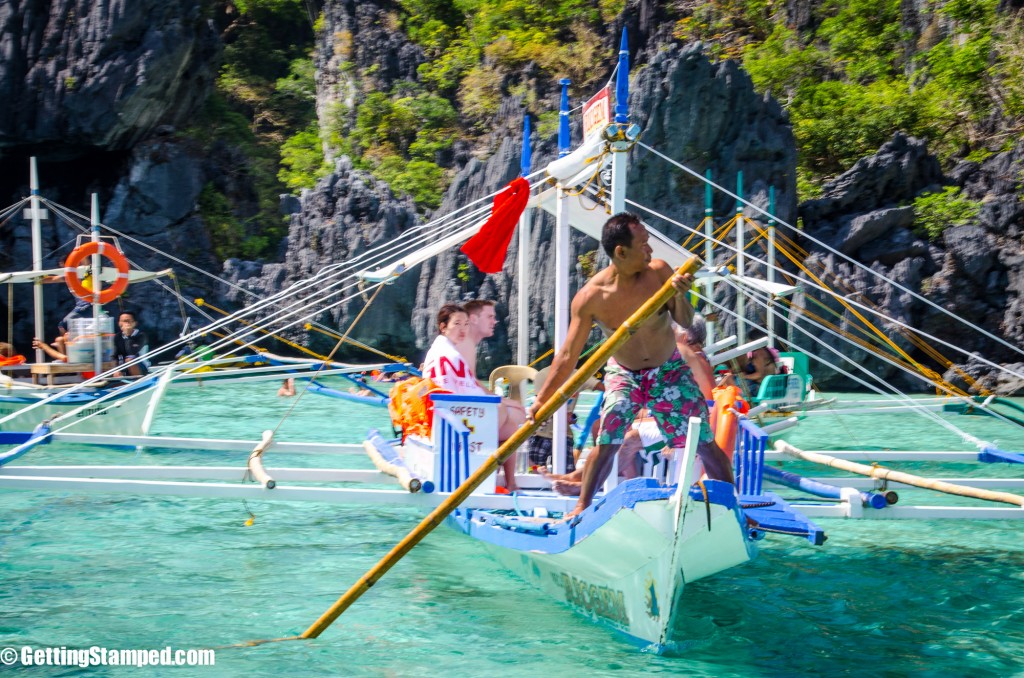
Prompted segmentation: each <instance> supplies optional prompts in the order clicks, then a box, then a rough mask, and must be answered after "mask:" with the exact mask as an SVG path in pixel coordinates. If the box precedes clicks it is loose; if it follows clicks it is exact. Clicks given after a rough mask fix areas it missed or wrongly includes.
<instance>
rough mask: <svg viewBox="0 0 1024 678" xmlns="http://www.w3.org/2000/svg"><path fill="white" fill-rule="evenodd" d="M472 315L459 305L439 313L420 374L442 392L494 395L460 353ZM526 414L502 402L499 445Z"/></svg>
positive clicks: (511, 474)
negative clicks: (477, 377) (482, 384)
mask: <svg viewBox="0 0 1024 678" xmlns="http://www.w3.org/2000/svg"><path fill="white" fill-rule="evenodd" d="M468 328H469V314H467V313H466V310H465V309H464V308H463V307H462V306H459V305H458V304H452V303H449V304H445V305H444V306H442V307H441V310H440V311H438V312H437V329H438V331H439V332H440V334H439V335H438V337H437V338H436V339H435V340H434V343H433V344H431V346H430V350H429V351H427V357H426V358H425V359H424V360H423V367H421V368H420V372H421V373H422V374H423V376H424V377H426V378H428V379H430V380H431V381H433V382H434V383H435V384H437V386H439V387H440V388H442V389H444V390H446V391H449V392H451V393H456V394H459V395H491V393H489V392H488V391H487V390H486V389H484V388H483V387H482V386H481V385H480V384H479V383H478V382H477V380H476V375H475V373H474V372H473V370H472V369H470V367H469V365H468V364H467V363H466V359H465V358H464V357H463V356H462V354H461V353H460V352H459V349H458V344H460V343H462V342H464V341H465V339H466V333H467V331H468ZM525 420H526V413H525V412H524V410H523V406H522V404H521V403H519V402H518V401H515V400H510V399H508V398H502V399H501V403H500V404H499V406H498V442H499V443H501V442H504V441H505V440H507V439H508V438H510V437H511V436H512V434H513V433H515V431H516V429H518V428H519V427H520V426H522V424H523V422H524V421H525ZM515 466H516V461H515V455H512V456H510V457H509V459H507V460H506V461H505V465H504V469H505V487H506V488H507V489H508V490H509V491H515V490H517V489H518V487H517V486H516V476H515Z"/></svg>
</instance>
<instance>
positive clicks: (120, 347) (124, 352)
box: [114, 311, 149, 377]
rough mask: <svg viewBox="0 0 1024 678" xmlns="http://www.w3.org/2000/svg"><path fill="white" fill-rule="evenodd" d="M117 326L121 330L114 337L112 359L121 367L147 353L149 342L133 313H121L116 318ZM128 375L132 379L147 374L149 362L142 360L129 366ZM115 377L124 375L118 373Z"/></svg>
mask: <svg viewBox="0 0 1024 678" xmlns="http://www.w3.org/2000/svg"><path fill="white" fill-rule="evenodd" d="M117 326H118V327H119V328H120V329H121V331H120V332H118V333H117V334H116V335H115V336H114V359H115V360H116V361H117V364H118V365H123V364H125V363H126V362H129V361H132V360H135V359H136V358H141V357H142V356H144V355H146V354H147V353H149V340H148V339H146V333H145V332H143V331H142V330H140V329H139V321H138V318H136V317H135V313H133V312H132V311H123V312H122V313H121V314H120V315H119V316H117ZM128 374H130V375H131V376H133V377H141V376H143V375H146V374H149V362H148V361H146V360H143V361H141V362H139V363H136V364H134V365H131V366H130V367H129V368H128ZM117 376H119V377H121V376H124V374H123V373H121V372H118V373H117Z"/></svg>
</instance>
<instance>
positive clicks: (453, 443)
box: [434, 410, 469, 492]
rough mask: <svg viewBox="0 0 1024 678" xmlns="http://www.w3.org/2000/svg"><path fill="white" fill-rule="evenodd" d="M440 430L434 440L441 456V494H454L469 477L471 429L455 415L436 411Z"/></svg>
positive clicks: (439, 478)
mask: <svg viewBox="0 0 1024 678" xmlns="http://www.w3.org/2000/svg"><path fill="white" fill-rule="evenodd" d="M434 414H435V415H436V416H437V423H439V424H440V430H438V431H436V432H435V437H434V440H435V441H436V443H435V444H437V445H438V452H439V454H440V468H439V469H438V474H437V475H438V477H437V478H435V479H434V480H435V481H436V483H437V489H438V491H439V492H454V491H455V489H456V488H457V487H458V486H459V485H461V484H462V482H463V481H464V480H465V479H466V478H468V477H469V429H468V428H467V427H466V426H465V424H463V423H462V422H461V421H459V420H458V419H457V418H456V417H455V415H453V414H451V413H450V412H446V411H444V410H435V411H434Z"/></svg>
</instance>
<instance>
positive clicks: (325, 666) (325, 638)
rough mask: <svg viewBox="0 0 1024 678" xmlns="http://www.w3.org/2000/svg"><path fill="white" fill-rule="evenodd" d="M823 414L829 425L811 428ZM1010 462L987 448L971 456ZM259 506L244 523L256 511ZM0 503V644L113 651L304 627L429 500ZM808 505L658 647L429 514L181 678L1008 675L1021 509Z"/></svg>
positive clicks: (338, 421)
mask: <svg viewBox="0 0 1024 678" xmlns="http://www.w3.org/2000/svg"><path fill="white" fill-rule="evenodd" d="M275 391H276V385H274V386H271V385H269V384H263V385H244V386H218V388H217V389H212V388H206V389H203V390H201V391H200V390H196V389H186V390H181V391H173V390H172V391H171V392H170V393H169V394H168V399H167V401H166V402H165V404H164V409H163V410H162V411H161V415H160V419H159V422H158V429H157V431H156V432H157V433H162V434H165V435H193V436H195V435H218V436H222V437H239V438H249V439H255V438H257V437H258V435H259V432H260V431H261V430H263V429H265V428H273V427H275V426H276V425H277V423H278V422H279V421H280V420H281V417H282V416H283V415H284V413H285V412H286V410H287V409H288V408H289V407H290V406H291V405H292V403H293V402H294V399H277V398H275V397H274V395H273V394H274V392H275ZM950 421H954V422H955V423H957V424H958V425H960V426H963V427H965V428H966V429H967V430H968V431H969V432H971V433H972V434H974V435H977V436H978V437H982V438H984V439H987V440H993V441H998V442H999V443H1000V445H1001V446H1002V447H1004V449H1015V450H1024V436H1022V435H1021V434H1013V433H1008V432H1007V430H1006V428H1005V426H1003V425H1001V424H998V422H995V421H993V420H991V419H986V418H981V417H959V418H953V419H950ZM371 426H375V427H380V428H386V426H387V420H386V418H385V417H384V416H383V414H382V411H380V410H374V409H370V408H366V407H364V406H361V405H354V404H351V403H344V402H339V401H332V400H329V399H326V398H314V397H312V396H309V397H307V398H304V399H303V400H302V401H301V402H300V404H299V406H298V407H297V408H296V410H295V412H294V414H293V415H292V416H291V417H289V418H288V419H287V420H286V422H285V423H284V425H283V426H282V427H281V429H280V431H279V434H278V436H279V438H280V439H283V440H288V439H292V440H295V439H304V440H319V441H334V442H356V441H358V440H359V439H360V437H361V435H362V434H363V433H364V432H365V430H366V429H367V428H369V427H371ZM823 433H828V434H831V438H830V441H831V444H829V445H823V444H821V435H822V434H823ZM790 438H791V440H792V441H793V442H794V443H795V444H798V445H800V444H809V443H811V442H813V443H814V445H813V446H814V447H815V448H817V449H824V448H825V447H831V448H833V449H840V448H849V447H853V446H877V447H895V448H904V449H940V448H941V449H967V446H965V445H964V444H963V443H961V442H959V441H958V440H957V438H956V437H955V436H953V435H952V434H949V433H947V432H944V431H941V430H939V431H937V430H934V427H933V425H931V424H928V423H924V424H922V423H921V422H919V421H916V420H914V419H913V418H908V417H904V416H899V415H884V416H877V417H870V418H867V417H850V418H846V419H844V420H843V422H842V423H841V424H836V423H835V422H824V421H809V422H805V423H804V424H802V425H801V427H800V428H799V429H798V430H797V432H794V433H793V434H792V435H791V436H790ZM246 456H247V455H245V454H241V453H221V452H216V453H211V452H198V451H189V452H186V451H178V452H172V451H145V452H141V453H140V452H137V451H135V450H134V449H130V450H128V449H125V450H96V449H90V448H85V447H75V446H67V445H65V446H57V445H53V446H49V447H47V448H40V449H39V450H38V451H36V452H33V453H32V454H29V455H27V456H26V457H24V458H23V459H21V460H19V462H17V463H21V464H34V463H40V464H41V463H71V462H74V463H121V464H186V463H210V464H217V465H228V464H237V465H238V466H239V467H241V466H242V465H243V464H244V460H245V457H246ZM268 465H271V466H273V465H287V466H300V465H302V466H331V465H333V466H343V467H360V468H368V467H369V463H368V462H366V461H364V460H363V459H361V458H359V457H329V458H323V457H321V458H316V457H313V456H307V455H279V456H275V455H274V453H273V451H271V453H270V455H269V461H268ZM921 466H922V467H924V468H928V465H921ZM961 466H963V469H957V470H956V471H954V473H958V474H959V473H961V472H964V469H966V468H967V466H966V465H961ZM901 467H902V466H901ZM1015 471H1016V469H1013V468H1012V467H1009V466H1006V465H999V466H988V467H985V468H983V469H981V470H980V475H989V476H992V475H1007V476H1012V475H1014V474H1015ZM901 496H903V497H904V501H908V499H906V497H908V496H913V497H914V498H915V499H917V498H918V495H917V494H916V493H911V495H906V494H903V493H901ZM921 499H922V501H927V502H928V503H939V502H938V501H932V499H931V496H930V495H929V496H927V497H925V496H924V493H922V494H921ZM249 510H251V512H252V513H253V514H255V516H256V519H255V522H254V524H253V525H252V526H251V527H246V526H245V522H246V520H247V519H248V518H249V512H248V511H249ZM0 515H2V516H3V521H2V523H0V582H2V586H0V610H2V611H3V612H2V614H0V648H2V647H6V646H13V647H21V646H23V645H31V646H34V647H37V648H43V647H59V646H65V647H91V646H101V647H107V648H120V649H132V648H144V649H159V648H163V647H166V646H168V645H169V646H172V647H173V648H175V649H179V648H181V649H190V648H208V647H221V646H227V645H233V644H236V643H242V642H245V641H249V640H254V639H265V638H276V637H281V636H288V635H294V634H297V633H300V632H302V631H303V630H304V629H305V628H307V627H308V626H309V625H310V624H311V623H313V621H315V620H316V618H317V617H319V615H320V614H321V613H323V612H324V610H326V609H327V608H328V607H329V606H330V604H331V603H333V602H334V600H336V598H337V597H338V596H339V595H340V594H341V593H343V592H344V591H345V590H346V589H347V588H348V587H349V586H350V585H351V584H352V583H353V582H355V581H356V580H357V579H358V577H359V576H361V575H362V574H363V573H364V572H365V571H366V570H367V569H368V568H369V567H370V566H372V565H373V564H374V563H376V561H377V560H378V559H379V558H380V557H381V556H383V555H384V554H385V553H386V552H387V551H388V550H389V549H390V548H391V547H392V546H394V544H395V543H397V542H398V541H399V540H400V539H401V538H402V537H403V536H404V535H405V533H406V532H407V531H408V530H409V529H410V528H411V527H413V526H414V525H415V524H416V522H417V521H418V519H419V517H420V516H419V514H418V513H417V512H416V511H414V510H410V509H399V508H382V507H343V506H334V505H318V504H287V503H280V502H249V504H248V510H247V508H246V506H245V505H244V504H243V502H241V501H237V500H209V499H190V498H159V497H136V496H127V495H104V494H74V493H63V494H54V493H39V492H14V491H4V492H0ZM821 523H822V524H823V526H824V527H825V528H826V530H828V532H829V535H830V538H829V541H828V542H827V543H826V544H825V545H824V546H822V547H813V546H810V545H809V544H807V543H806V542H803V541H799V540H796V539H792V538H782V537H769V538H768V539H767V540H765V541H764V542H761V543H762V545H763V546H762V549H761V557H760V558H758V559H757V560H755V561H754V562H752V563H750V564H748V565H745V566H742V567H739V568H735V569H733V570H730V571H727V572H724V573H722V574H720V575H718V576H716V577H712V578H710V579H708V580H704V581H701V582H697V583H695V584H693V585H691V586H690V587H689V589H688V590H687V593H686V596H685V602H686V613H685V615H684V619H683V620H682V622H681V624H680V625H679V626H678V627H677V629H676V632H675V635H676V638H677V646H676V647H675V648H674V649H673V651H672V652H671V653H670V654H669V655H668V656H655V655H652V654H648V653H643V652H640V651H638V650H637V649H635V648H633V647H632V646H630V645H628V644H626V643H624V642H622V641H621V640H620V638H619V637H618V636H617V635H616V634H615V633H614V632H612V631H609V630H607V629H605V628H603V627H601V626H598V625H596V624H594V623H591V622H590V621H588V620H586V619H584V618H582V617H580V616H578V615H576V614H574V613H572V612H570V611H569V610H568V609H566V608H564V607H562V606H560V605H558V604H556V603H553V602H551V601H550V600H549V599H547V598H546V597H545V596H544V595H542V594H541V593H539V592H537V591H536V590H534V589H533V588H531V587H529V586H527V585H525V584H523V583H522V582H520V581H518V580H517V579H515V578H513V577H512V576H511V575H509V574H507V573H505V572H503V571H502V570H501V569H500V568H499V567H498V566H497V565H496V564H495V563H494V561H492V560H491V559H490V558H489V557H488V556H487V555H486V554H485V553H484V551H483V549H482V548H481V547H480V546H479V545H478V544H476V543H475V542H473V541H471V540H469V539H467V538H465V537H462V536H460V535H457V534H455V533H454V532H451V531H448V530H446V529H439V530H437V531H435V532H434V533H433V534H432V535H431V536H430V537H429V538H428V539H427V540H426V541H425V542H424V543H423V544H422V545H421V546H419V547H417V548H416V549H414V550H413V551H412V553H410V554H409V555H408V556H407V557H406V558H405V560H404V561H403V562H402V563H400V564H399V565H397V566H396V567H395V568H394V569H393V570H392V571H391V572H390V573H389V574H388V575H387V576H386V577H385V578H384V579H383V580H382V581H381V582H380V583H378V584H377V585H376V586H375V587H374V588H373V589H372V590H371V591H370V592H368V593H367V594H366V595H365V596H363V598H362V599H361V600H360V601H359V602H357V603H356V604H355V605H354V606H353V607H352V608H351V609H350V610H349V611H348V612H346V613H345V614H344V615H343V616H342V617H341V618H340V619H339V620H338V621H337V622H335V624H334V625H333V626H332V627H331V628H330V629H328V630H327V631H325V632H324V634H323V635H322V636H321V637H320V638H319V639H317V640H315V641H293V642H284V643H273V644H267V645H262V646H259V647H246V648H234V649H219V650H218V651H217V655H216V667H214V668H203V667H195V668H184V669H174V670H173V675H176V676H190V675H196V676H200V675H204V676H211V675H217V676H243V675H244V676H281V675H340V676H348V675H353V676H380V675H389V676H434V675H437V674H439V673H445V674H447V675H450V676H477V675H492V674H497V673H504V674H508V675H516V676H518V675H524V676H533V675H538V676H540V675H552V674H553V675H590V674H596V675H623V676H626V675H629V676H632V675H640V674H681V675H694V676H703V675H708V676H712V675H713V676H761V675H763V676H776V675H784V676H795V675H824V676H829V675H845V674H854V673H856V674H862V673H869V674H881V675H886V676H899V675H911V674H912V675H925V676H928V675H934V676H940V675H941V676H945V675H949V674H959V675H965V674H971V675H975V676H989V675H991V676H997V675H998V676H1005V675H1013V674H1021V672H1022V668H1021V667H1022V666H1024V546H1022V544H1021V540H1020V539H1019V538H1018V533H1019V531H1020V529H1021V524H1020V523H1017V522H939V521H930V522H892V523H888V522H886V523H883V522H867V521H864V522H854V521H838V520H824V521H821ZM5 668H6V667H5ZM11 671H14V672H15V673H19V672H20V673H23V674H25V675H28V674H31V675H63V676H72V675H73V676H86V675H129V674H131V675H166V674H167V673H169V672H170V669H166V668H164V669H134V668H131V669H128V668H125V669H111V668H100V669H78V668H31V669H26V668H23V667H20V669H19V667H13V668H12V669H8V672H11Z"/></svg>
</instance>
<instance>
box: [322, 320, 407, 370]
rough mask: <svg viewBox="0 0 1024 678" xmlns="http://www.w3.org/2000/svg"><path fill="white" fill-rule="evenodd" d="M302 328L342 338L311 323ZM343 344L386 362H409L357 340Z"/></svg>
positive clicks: (332, 337) (349, 340) (333, 337)
mask: <svg viewBox="0 0 1024 678" xmlns="http://www.w3.org/2000/svg"><path fill="white" fill-rule="evenodd" d="M304 327H305V328H306V329H307V330H312V331H314V332H319V333H320V334H323V335H325V336H328V337H330V338H331V339H341V338H342V337H341V335H340V334H338V333H337V332H332V331H330V330H328V329H324V328H322V327H317V326H316V325H313V324H311V323H306V324H305V325H304ZM345 343H347V344H351V345H353V346H355V347H357V348H361V349H363V350H365V351H369V352H370V353H375V354H377V355H379V356H382V357H384V358H387V359H388V360H390V361H391V362H394V363H407V362H409V360H408V359H407V358H403V357H401V356H394V355H391V354H390V353H385V352H384V351H381V350H379V349H376V348H374V347H373V346H370V345H369V344H364V343H363V342H361V341H358V340H357V339H346V340H345Z"/></svg>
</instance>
